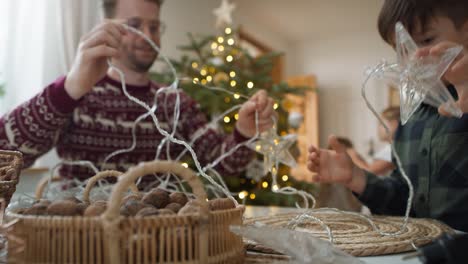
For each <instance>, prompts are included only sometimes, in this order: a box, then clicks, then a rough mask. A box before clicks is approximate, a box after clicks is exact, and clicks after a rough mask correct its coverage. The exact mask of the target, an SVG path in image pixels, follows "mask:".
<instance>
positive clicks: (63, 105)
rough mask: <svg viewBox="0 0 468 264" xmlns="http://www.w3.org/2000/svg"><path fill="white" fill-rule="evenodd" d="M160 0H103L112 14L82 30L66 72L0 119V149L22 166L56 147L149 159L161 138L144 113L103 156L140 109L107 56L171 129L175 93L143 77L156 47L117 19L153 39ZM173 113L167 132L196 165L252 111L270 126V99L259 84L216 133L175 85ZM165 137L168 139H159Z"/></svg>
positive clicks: (237, 139)
mask: <svg viewBox="0 0 468 264" xmlns="http://www.w3.org/2000/svg"><path fill="white" fill-rule="evenodd" d="M161 2H162V1H161V0H104V5H103V7H104V12H105V15H106V17H107V18H109V19H112V20H108V21H105V22H104V23H102V24H100V25H98V26H96V27H95V28H94V29H93V30H92V31H91V32H89V33H88V34H86V35H85V36H83V37H82V39H81V42H80V44H79V48H78V51H77V56H76V58H75V61H74V63H73V66H72V68H71V70H70V72H69V73H68V74H67V75H66V76H64V77H60V78H58V79H57V80H56V81H55V82H53V83H52V84H50V85H49V86H47V87H46V88H45V89H44V90H43V91H42V92H41V93H39V94H38V95H36V96H35V97H33V98H32V99H31V100H29V101H27V102H25V103H24V104H22V105H20V106H19V107H17V108H16V109H14V110H13V111H11V112H10V113H7V114H6V115H5V116H3V117H2V118H1V119H0V149H7V150H19V151H21V152H22V153H23V154H24V159H25V163H24V164H25V167H29V166H31V165H32V164H33V163H34V161H35V160H36V159H37V158H39V157H40V156H41V155H43V154H44V153H46V152H47V151H49V150H50V149H52V148H53V147H56V149H57V152H58V155H59V157H60V158H61V159H63V160H66V161H76V160H87V161H91V162H93V163H94V164H95V165H96V166H97V167H98V168H99V169H101V170H102V169H117V170H122V171H124V170H126V169H127V168H128V167H130V166H133V165H135V164H137V163H139V162H141V161H149V160H153V159H154V158H155V153H156V148H157V146H158V145H159V144H160V142H161V140H162V139H163V138H164V137H163V136H162V135H161V134H160V133H159V132H158V131H157V129H156V127H155V126H154V124H153V122H152V119H151V117H148V118H147V119H145V120H142V121H141V122H139V123H138V125H137V126H136V138H137V144H136V148H135V149H134V150H133V151H132V152H129V153H125V154H120V155H117V156H115V157H113V158H112V159H110V160H109V161H108V162H107V163H106V166H103V165H104V160H105V158H106V157H107V156H108V155H109V154H110V153H112V152H114V151H116V150H119V149H125V148H128V147H130V146H131V145H132V127H133V124H134V121H135V120H136V119H137V118H138V117H139V116H141V115H142V114H144V113H146V112H147V111H146V110H145V109H144V108H143V107H141V106H139V105H138V104H136V103H134V102H133V101H130V100H129V99H128V98H127V97H126V96H125V95H124V93H123V90H122V85H121V82H120V77H119V75H118V74H117V72H115V71H113V70H110V69H109V67H108V64H107V59H108V58H111V61H112V63H113V65H115V66H116V67H117V68H119V69H121V70H122V71H123V73H124V74H125V78H126V84H127V90H128V92H129V93H130V94H131V95H132V96H134V97H136V98H138V99H140V100H141V101H143V102H145V103H146V104H148V105H150V106H151V105H154V103H155V102H156V103H157V105H158V108H157V110H156V113H155V114H156V116H157V117H158V119H159V121H160V124H161V127H162V128H163V129H164V130H166V131H168V132H169V133H172V127H173V121H174V104H175V102H176V94H175V93H174V92H173V93H165V92H163V93H158V94H157V96H156V91H158V89H160V86H158V85H157V84H155V83H153V82H151V81H150V79H149V75H148V70H149V69H150V67H151V66H152V64H153V62H154V61H155V59H156V58H157V56H158V54H157V52H155V51H154V50H153V49H152V48H151V46H150V45H149V44H148V43H147V42H146V41H145V40H144V39H143V38H142V37H141V36H139V35H137V34H135V33H132V32H129V31H127V30H126V29H125V28H124V27H123V25H122V23H127V25H129V26H131V27H134V28H136V29H138V30H140V31H142V32H143V33H144V34H145V35H146V36H148V37H149V38H150V39H151V40H153V41H154V43H156V45H158V46H159V44H160V25H161V23H160V20H159V10H160V6H161ZM178 93H179V96H180V118H179V122H178V126H177V129H176V132H175V134H174V136H175V137H176V138H178V139H182V140H185V141H186V142H191V141H192V140H193V139H194V138H196V140H195V141H194V143H193V145H192V146H193V148H194V150H195V152H196V153H197V156H198V159H199V161H200V162H201V163H202V164H207V163H209V162H210V161H213V160H215V159H216V158H217V157H219V156H220V155H222V154H223V153H225V152H226V151H228V150H230V149H232V148H233V147H234V146H235V145H237V144H239V143H241V142H243V141H245V140H247V139H248V138H250V137H252V136H254V135H255V133H256V128H255V112H256V111H258V113H259V115H258V120H259V130H260V132H261V131H265V130H267V129H269V128H270V127H271V126H272V116H273V115H274V111H273V100H272V99H271V98H269V97H268V96H267V94H266V92H265V91H260V92H258V93H257V94H255V95H254V96H253V97H252V98H250V100H248V101H247V102H246V103H244V104H243V106H242V108H241V109H240V110H239V120H238V122H237V124H236V129H235V131H234V132H233V133H232V134H231V135H227V136H223V135H221V134H219V133H218V132H217V131H215V130H214V129H208V130H207V131H206V132H204V134H203V135H202V136H200V133H202V132H203V131H205V130H204V129H205V127H206V126H207V125H208V123H207V119H206V116H205V115H204V114H203V113H202V112H201V111H200V109H199V106H198V104H197V102H195V101H194V100H193V99H191V98H190V97H189V96H188V95H186V94H185V93H183V92H181V91H179V92H178ZM166 144H169V143H166ZM170 144H171V145H170V151H169V153H168V154H169V156H167V154H166V153H167V152H166V146H164V148H163V149H164V150H163V151H161V155H160V156H159V159H175V158H176V157H177V156H178V155H179V154H180V153H181V152H182V151H183V150H184V147H183V146H181V145H177V144H173V143H170ZM251 158H252V153H251V151H250V150H248V149H247V148H245V147H242V148H239V149H238V150H237V151H235V152H234V153H233V154H232V155H230V156H229V157H227V158H226V159H224V160H223V161H222V162H221V163H220V164H219V165H218V166H217V167H216V169H217V170H218V171H219V172H221V173H222V174H228V175H234V174H237V173H239V172H241V171H242V170H243V169H244V168H245V167H246V165H247V164H248V163H249V161H250V160H251ZM60 174H61V176H63V177H66V178H73V177H75V178H79V179H86V178H88V177H90V176H92V174H93V172H92V171H91V170H90V169H89V168H86V167H83V166H69V165H63V166H62V168H61V170H60Z"/></svg>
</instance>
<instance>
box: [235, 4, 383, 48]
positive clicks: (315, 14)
mask: <svg viewBox="0 0 468 264" xmlns="http://www.w3.org/2000/svg"><path fill="white" fill-rule="evenodd" d="M233 2H235V3H236V5H237V9H236V11H235V13H234V16H235V17H238V16H240V17H248V18H249V20H250V21H254V22H255V23H259V25H260V26H262V27H264V28H267V29H269V30H270V31H272V32H275V33H277V34H280V35H282V37H284V38H286V39H287V40H288V41H301V40H305V39H310V38H314V37H317V36H318V35H330V34H347V33H350V32H351V33H353V32H356V33H358V32H360V31H362V30H365V31H367V32H369V31H370V30H376V24H377V16H378V13H379V10H380V7H381V6H382V3H383V0H233Z"/></svg>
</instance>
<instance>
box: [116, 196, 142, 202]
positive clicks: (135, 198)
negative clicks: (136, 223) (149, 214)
mask: <svg viewBox="0 0 468 264" xmlns="http://www.w3.org/2000/svg"><path fill="white" fill-rule="evenodd" d="M130 200H135V201H140V200H141V197H140V196H138V195H137V194H129V195H127V196H125V197H124V198H123V199H122V203H121V204H125V203H126V202H127V201H130Z"/></svg>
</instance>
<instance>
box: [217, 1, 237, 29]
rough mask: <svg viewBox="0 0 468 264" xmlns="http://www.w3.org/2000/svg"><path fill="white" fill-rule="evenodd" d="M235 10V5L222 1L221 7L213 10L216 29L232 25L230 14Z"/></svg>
mask: <svg viewBox="0 0 468 264" xmlns="http://www.w3.org/2000/svg"><path fill="white" fill-rule="evenodd" d="M234 9H236V5H235V4H232V3H229V2H228V0H223V1H222V3H221V6H220V7H218V8H216V9H215V10H213V14H214V15H215V16H216V27H217V28H222V27H225V26H229V25H231V24H232V12H233V11H234Z"/></svg>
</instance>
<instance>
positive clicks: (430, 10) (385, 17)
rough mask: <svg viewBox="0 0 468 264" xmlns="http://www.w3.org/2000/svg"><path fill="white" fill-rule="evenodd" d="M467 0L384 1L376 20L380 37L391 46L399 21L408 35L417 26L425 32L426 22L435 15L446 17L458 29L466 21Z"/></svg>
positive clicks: (467, 18)
mask: <svg viewBox="0 0 468 264" xmlns="http://www.w3.org/2000/svg"><path fill="white" fill-rule="evenodd" d="M467 10H468V1H467V0H385V2H384V4H383V7H382V9H381V10H380V15H379V19H378V29H379V33H380V36H381V37H382V39H384V40H385V41H386V42H387V43H390V44H393V38H392V36H393V35H394V32H395V24H396V23H397V22H398V21H400V22H401V23H403V25H404V26H405V28H406V29H407V30H408V31H409V33H410V34H413V33H414V31H415V30H416V27H417V26H418V25H420V26H421V30H422V32H425V31H426V27H427V26H428V25H427V24H428V22H429V20H430V19H431V18H433V17H434V16H436V15H440V16H446V17H448V18H449V19H451V20H452V22H453V23H454V24H455V27H457V28H460V27H461V26H462V25H463V24H464V23H465V22H466V21H467V20H468V12H467Z"/></svg>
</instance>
